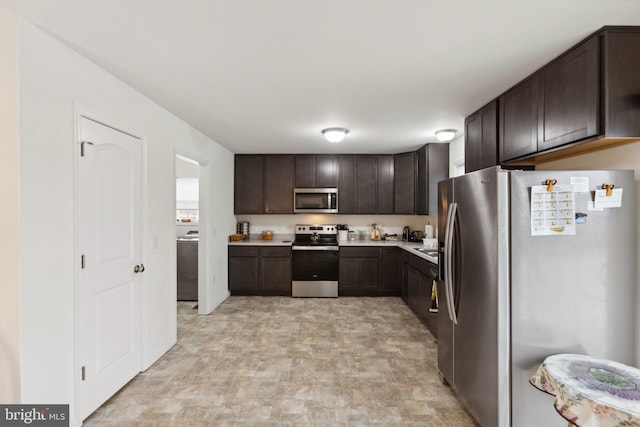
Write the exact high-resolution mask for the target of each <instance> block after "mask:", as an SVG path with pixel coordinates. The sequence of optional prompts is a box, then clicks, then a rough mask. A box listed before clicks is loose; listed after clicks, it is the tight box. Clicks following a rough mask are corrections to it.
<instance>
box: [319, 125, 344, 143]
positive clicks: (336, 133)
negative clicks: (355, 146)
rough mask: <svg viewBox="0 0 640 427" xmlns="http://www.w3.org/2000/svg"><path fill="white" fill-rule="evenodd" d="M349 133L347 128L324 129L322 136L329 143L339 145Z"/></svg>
mask: <svg viewBox="0 0 640 427" xmlns="http://www.w3.org/2000/svg"><path fill="white" fill-rule="evenodd" d="M348 133H349V129H345V128H326V129H322V134H323V135H324V137H325V139H326V140H327V141H329V142H333V143H336V144H337V143H338V142H341V141H342V140H343V139H344V137H345V136H347V134H348Z"/></svg>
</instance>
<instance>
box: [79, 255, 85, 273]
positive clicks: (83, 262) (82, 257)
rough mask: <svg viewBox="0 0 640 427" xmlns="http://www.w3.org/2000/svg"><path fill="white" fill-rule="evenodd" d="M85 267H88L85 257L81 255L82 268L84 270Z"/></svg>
mask: <svg viewBox="0 0 640 427" xmlns="http://www.w3.org/2000/svg"><path fill="white" fill-rule="evenodd" d="M85 266H86V264H85V259H84V255H81V256H80V268H82V269H83V270H84V267H85Z"/></svg>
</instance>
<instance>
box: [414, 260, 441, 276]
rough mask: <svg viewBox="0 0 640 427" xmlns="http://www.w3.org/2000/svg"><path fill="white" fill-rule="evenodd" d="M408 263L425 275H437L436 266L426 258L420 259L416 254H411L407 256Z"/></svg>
mask: <svg viewBox="0 0 640 427" xmlns="http://www.w3.org/2000/svg"><path fill="white" fill-rule="evenodd" d="M409 265H410V266H411V267H413V268H415V269H416V270H418V271H419V272H420V273H422V274H424V275H425V276H429V277H433V276H436V277H437V275H438V266H437V265H435V264H433V263H431V262H429V261H427V260H426V259H422V258H420V257H419V256H417V255H413V254H411V255H410V256H409Z"/></svg>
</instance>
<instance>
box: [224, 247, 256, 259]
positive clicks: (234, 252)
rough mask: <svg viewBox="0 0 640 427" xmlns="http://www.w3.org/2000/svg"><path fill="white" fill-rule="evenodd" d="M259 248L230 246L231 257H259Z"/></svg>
mask: <svg viewBox="0 0 640 427" xmlns="http://www.w3.org/2000/svg"><path fill="white" fill-rule="evenodd" d="M259 249H260V248H259V247H258V246H229V256H230V257H243V256H246V257H257V256H258V252H259Z"/></svg>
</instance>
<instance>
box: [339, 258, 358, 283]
mask: <svg viewBox="0 0 640 427" xmlns="http://www.w3.org/2000/svg"><path fill="white" fill-rule="evenodd" d="M338 271H339V279H338V288H339V289H340V290H341V291H342V290H346V289H349V288H357V287H358V285H359V283H360V258H345V257H342V256H340V262H339V270H338Z"/></svg>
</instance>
